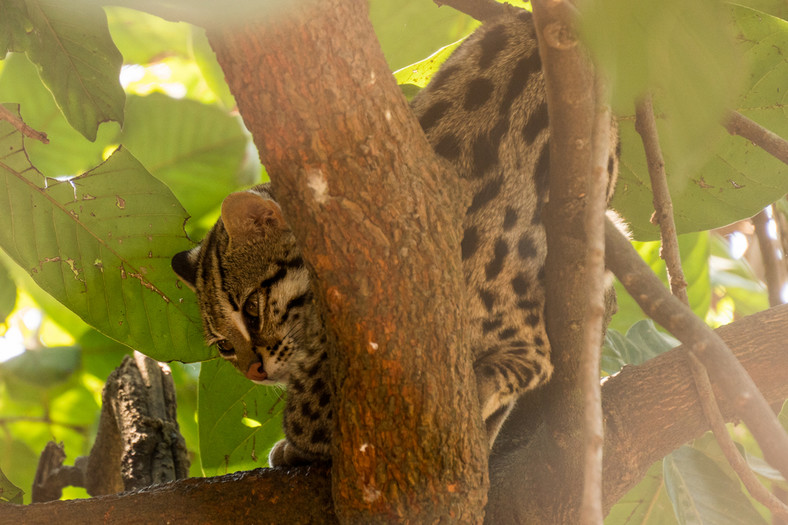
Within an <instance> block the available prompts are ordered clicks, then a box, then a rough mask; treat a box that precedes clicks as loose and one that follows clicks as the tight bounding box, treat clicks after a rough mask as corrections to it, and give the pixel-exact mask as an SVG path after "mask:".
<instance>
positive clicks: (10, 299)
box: [0, 261, 16, 324]
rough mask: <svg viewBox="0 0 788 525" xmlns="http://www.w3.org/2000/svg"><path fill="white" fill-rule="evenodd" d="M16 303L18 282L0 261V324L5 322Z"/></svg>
mask: <svg viewBox="0 0 788 525" xmlns="http://www.w3.org/2000/svg"><path fill="white" fill-rule="evenodd" d="M15 305H16V283H15V282H14V280H13V279H12V278H11V275H10V274H9V273H8V270H7V269H6V267H5V265H4V264H3V262H2V261H0V324H3V323H5V321H6V319H7V318H8V316H9V315H11V312H13V311H14V306H15Z"/></svg>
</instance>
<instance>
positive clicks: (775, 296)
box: [752, 210, 783, 306]
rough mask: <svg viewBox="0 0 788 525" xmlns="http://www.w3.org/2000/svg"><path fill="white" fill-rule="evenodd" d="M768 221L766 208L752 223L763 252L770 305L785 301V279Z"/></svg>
mask: <svg viewBox="0 0 788 525" xmlns="http://www.w3.org/2000/svg"><path fill="white" fill-rule="evenodd" d="M768 222H769V217H768V216H767V215H766V210H761V212H760V213H758V214H757V215H755V216H754V217H753V218H752V224H753V226H754V227H755V236H756V237H757V238H758V248H759V249H760V252H761V261H762V262H763V273H764V280H765V281H766V290H767V291H768V293H769V306H777V305H778V304H782V303H783V301H782V297H781V292H782V289H783V280H782V279H781V277H780V268H779V262H778V260H777V249H776V247H775V246H774V242H772V239H771V237H769V233H768V232H767V231H766V227H767V223H768Z"/></svg>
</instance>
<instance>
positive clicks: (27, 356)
mask: <svg viewBox="0 0 788 525" xmlns="http://www.w3.org/2000/svg"><path fill="white" fill-rule="evenodd" d="M80 357H81V352H80V349H79V347H76V346H63V347H51V348H38V349H35V350H27V351H25V352H24V353H22V354H19V355H18V356H16V357H13V358H11V359H9V360H8V361H5V362H3V363H0V374H12V375H14V376H16V377H17V378H18V379H21V380H23V381H27V382H28V383H32V384H35V385H38V386H41V387H49V386H52V385H54V384H56V383H62V382H63V381H65V380H67V379H68V378H69V376H70V375H71V374H73V373H74V372H75V371H76V370H77V369H78V368H79V364H80Z"/></svg>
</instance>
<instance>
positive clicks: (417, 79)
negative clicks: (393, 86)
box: [394, 41, 462, 98]
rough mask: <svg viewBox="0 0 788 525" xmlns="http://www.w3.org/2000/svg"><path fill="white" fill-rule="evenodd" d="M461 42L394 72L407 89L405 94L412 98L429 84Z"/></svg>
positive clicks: (400, 83)
mask: <svg viewBox="0 0 788 525" xmlns="http://www.w3.org/2000/svg"><path fill="white" fill-rule="evenodd" d="M461 43H462V41H458V42H454V43H453V44H449V45H448V46H445V47H442V48H440V49H439V50H438V51H436V52H435V53H434V54H432V55H430V56H429V57H427V58H425V59H424V60H422V61H420V62H416V63H415V64H411V65H409V66H405V67H403V68H402V69H400V70H399V71H396V72H395V73H394V78H395V79H396V80H397V84H399V85H400V87H401V88H402V89H403V90H404V91H405V94H406V95H407V96H408V97H409V98H411V97H412V96H413V95H415V94H416V93H417V92H418V90H419V89H421V88H424V87H425V86H426V85H427V84H429V82H430V80H431V79H432V75H434V74H435V72H436V71H438V69H440V67H441V65H442V64H443V63H444V62H445V61H446V59H448V58H449V57H450V56H451V54H452V53H453V52H454V50H455V49H457V47H459V45H460V44H461Z"/></svg>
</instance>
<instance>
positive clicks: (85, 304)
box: [0, 122, 209, 361]
mask: <svg viewBox="0 0 788 525" xmlns="http://www.w3.org/2000/svg"><path fill="white" fill-rule="evenodd" d="M0 137H4V138H2V139H0V151H4V152H6V153H4V154H3V155H0V185H2V186H3V187H4V189H5V191H3V192H0V208H2V209H3V210H6V213H4V214H3V215H2V217H1V218H0V247H2V248H3V249H4V250H5V251H6V253H8V255H9V256H10V257H11V258H12V259H14V261H16V263H17V264H19V265H20V266H22V267H23V268H24V269H25V270H26V271H27V272H28V273H30V274H31V275H32V276H33V279H34V280H35V281H36V282H37V283H38V284H39V285H40V286H41V287H42V288H44V289H45V290H46V291H47V292H49V293H50V294H51V295H52V296H54V297H55V298H56V299H57V300H58V301H60V302H62V303H63V304H64V305H66V306H68V307H69V308H70V309H71V310H72V311H73V312H74V313H76V314H77V315H79V316H80V317H81V318H82V319H84V320H85V321H86V322H87V323H88V324H90V325H92V326H94V327H95V328H96V329H98V330H100V331H102V332H103V333H104V334H106V335H108V336H109V337H112V338H113V339H115V340H117V341H120V342H122V343H123V344H126V345H127V346H130V347H132V348H135V349H138V350H140V351H141V352H144V353H146V354H148V355H150V356H151V357H153V358H154V359H158V360H162V361H166V360H182V361H199V360H202V359H206V358H208V356H209V351H208V349H207V348H206V347H205V345H204V343H203V340H202V334H201V332H202V330H201V322H200V317H199V314H198V312H197V307H196V303H195V300H194V296H193V294H191V293H190V292H189V293H187V292H188V290H185V289H184V288H185V287H183V286H182V285H181V284H180V283H179V282H178V281H177V279H176V277H175V274H174V273H173V272H172V270H171V268H170V258H171V257H172V255H173V253H175V252H176V251H178V250H184V249H187V248H189V247H190V246H191V243H190V242H189V241H188V240H187V239H186V238H185V237H184V236H183V230H182V224H183V221H184V220H185V216H186V214H185V212H184V210H183V208H181V207H180V205H179V204H178V202H177V201H176V200H175V198H174V197H173V195H172V193H171V192H170V191H169V189H168V188H167V187H166V186H164V185H163V184H161V183H160V182H159V181H158V180H156V179H155V178H154V177H152V176H151V175H150V174H149V173H147V172H146V171H145V169H144V168H143V167H142V165H140V163H139V162H137V160H136V159H134V157H132V156H131V154H130V153H129V152H128V151H126V150H123V149H120V150H118V151H116V152H115V153H114V154H113V155H112V156H111V157H110V158H109V159H108V160H107V161H106V162H105V163H104V164H102V165H101V166H99V167H97V168H95V169H94V170H92V171H89V172H87V173H85V174H84V175H81V176H79V177H75V178H73V179H70V180H68V181H64V182H56V181H52V180H45V179H44V178H43V177H42V176H41V174H40V173H39V172H38V171H37V170H35V168H34V167H33V166H32V165H31V164H30V162H29V160H28V159H27V156H26V154H25V151H24V149H23V147H22V144H23V143H22V138H21V136H20V135H19V133H18V132H15V131H13V132H12V131H11V125H10V124H8V123H6V122H0ZM31 240H34V242H31Z"/></svg>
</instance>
